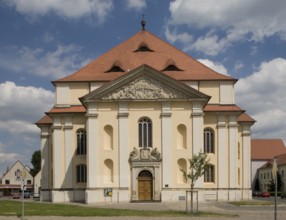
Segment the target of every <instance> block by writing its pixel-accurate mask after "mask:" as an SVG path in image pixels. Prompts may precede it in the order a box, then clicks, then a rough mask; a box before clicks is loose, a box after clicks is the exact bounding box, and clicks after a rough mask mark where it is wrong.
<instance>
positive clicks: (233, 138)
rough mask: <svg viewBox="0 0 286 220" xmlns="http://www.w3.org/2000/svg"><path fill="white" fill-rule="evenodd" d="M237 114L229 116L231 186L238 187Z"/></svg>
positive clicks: (231, 187) (232, 187)
mask: <svg viewBox="0 0 286 220" xmlns="http://www.w3.org/2000/svg"><path fill="white" fill-rule="evenodd" d="M237 128H238V125H237V116H229V125H228V129H229V137H228V140H229V174H228V176H229V188H230V189H234V188H236V187H237V185H238V184H237V173H238V172H237V169H238V161H237V160H238V155H237V147H238V141H237V133H238V131H237Z"/></svg>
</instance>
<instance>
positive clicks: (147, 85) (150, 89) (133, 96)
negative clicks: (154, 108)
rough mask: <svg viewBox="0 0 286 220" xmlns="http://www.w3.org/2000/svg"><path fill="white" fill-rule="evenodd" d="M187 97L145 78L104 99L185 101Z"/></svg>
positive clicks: (160, 83)
mask: <svg viewBox="0 0 286 220" xmlns="http://www.w3.org/2000/svg"><path fill="white" fill-rule="evenodd" d="M185 98H187V96H186V95H185V94H183V93H181V92H179V91H177V90H175V89H173V88H171V87H169V86H167V85H166V84H163V83H162V82H160V81H157V80H155V79H151V78H150V77H146V76H143V77H141V78H139V79H136V80H134V81H133V82H131V83H129V84H128V85H125V86H123V87H121V88H120V89H118V90H115V91H112V92H110V93H108V94H107V95H105V96H104V97H102V99H104V100H120V99H124V100H149V99H185Z"/></svg>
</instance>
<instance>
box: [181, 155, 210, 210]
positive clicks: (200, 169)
mask: <svg viewBox="0 0 286 220" xmlns="http://www.w3.org/2000/svg"><path fill="white" fill-rule="evenodd" d="M188 161H189V163H190V167H189V169H190V170H189V172H185V171H184V170H182V169H181V171H182V172H183V175H184V178H185V179H186V180H187V181H189V182H190V183H191V212H192V213H193V192H194V185H195V182H196V181H197V180H198V179H199V178H200V177H201V176H203V175H204V174H205V171H206V169H207V168H208V166H209V165H210V164H209V159H208V158H207V154H206V153H203V152H199V153H198V154H194V155H193V157H192V158H191V159H188Z"/></svg>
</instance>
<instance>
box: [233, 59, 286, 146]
mask: <svg viewBox="0 0 286 220" xmlns="http://www.w3.org/2000/svg"><path fill="white" fill-rule="evenodd" d="M285 70H286V60H285V59H282V58H276V59H274V60H271V61H268V62H263V63H262V64H261V65H260V67H259V68H258V70H257V71H256V72H254V73H253V74H252V75H250V76H248V77H246V78H243V79H240V80H239V81H238V82H237V84H236V87H237V88H236V91H237V93H236V97H237V102H238V104H239V105H240V106H241V107H242V108H246V110H247V112H248V113H249V114H250V115H251V116H252V117H253V118H254V119H255V120H257V123H256V124H255V125H254V127H253V130H254V135H255V136H256V137H258V138H262V137H264V138H267V137H271V138H283V139H284V141H286V126H285V120H284V119H285V118H286V96H285V85H286V71H285Z"/></svg>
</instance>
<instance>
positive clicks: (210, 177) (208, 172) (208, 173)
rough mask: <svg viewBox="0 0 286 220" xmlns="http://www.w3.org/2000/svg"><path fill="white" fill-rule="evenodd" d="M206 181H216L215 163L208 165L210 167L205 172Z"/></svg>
mask: <svg viewBox="0 0 286 220" xmlns="http://www.w3.org/2000/svg"><path fill="white" fill-rule="evenodd" d="M204 182H205V183H214V166H213V165H210V166H208V168H207V170H206V172H205V176H204Z"/></svg>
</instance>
